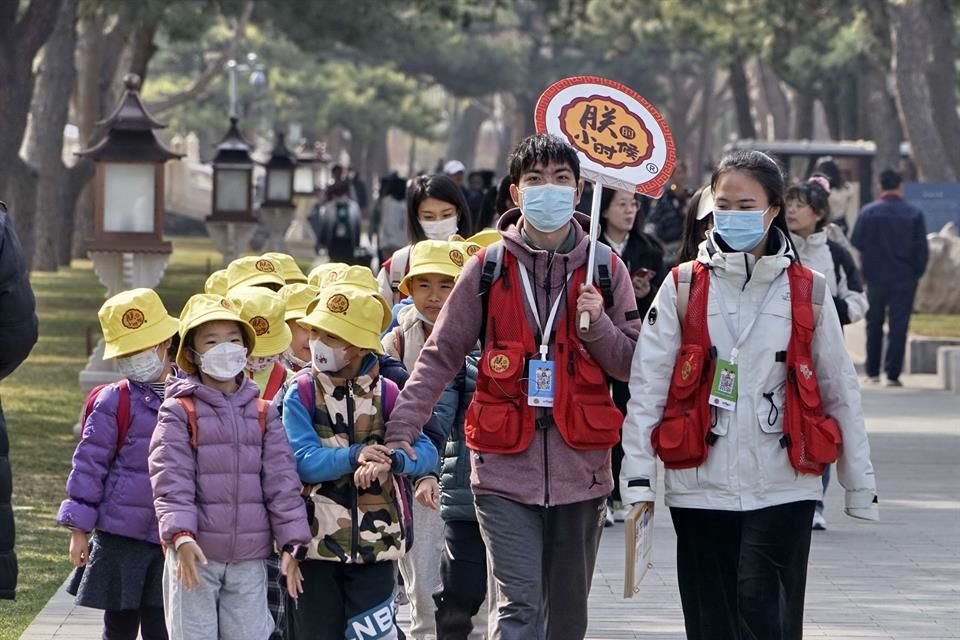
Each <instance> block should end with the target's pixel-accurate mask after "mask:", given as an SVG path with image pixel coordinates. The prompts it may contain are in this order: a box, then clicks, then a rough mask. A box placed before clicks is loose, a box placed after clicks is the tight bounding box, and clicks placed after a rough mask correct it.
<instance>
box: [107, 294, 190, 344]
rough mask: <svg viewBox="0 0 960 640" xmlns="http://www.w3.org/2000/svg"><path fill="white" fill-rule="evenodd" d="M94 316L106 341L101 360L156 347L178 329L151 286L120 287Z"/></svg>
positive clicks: (175, 321) (174, 319)
mask: <svg viewBox="0 0 960 640" xmlns="http://www.w3.org/2000/svg"><path fill="white" fill-rule="evenodd" d="M97 317H98V318H100V327H101V328H102V329H103V341H104V343H106V346H105V347H104V349H103V358H104V360H107V359H110V358H118V357H121V356H127V355H130V354H134V353H137V352H138V351H143V350H144V349H149V348H150V347H155V346H157V345H158V344H160V343H161V342H163V341H164V340H166V339H167V338H170V337H171V336H173V334H175V333H176V332H177V319H176V318H174V317H173V316H171V315H170V314H169V313H167V308H166V307H164V306H163V301H162V300H160V296H158V295H157V292H156V291H154V290H153V289H131V290H129V291H122V292H120V293H118V294H117V295H115V296H113V297H112V298H110V299H109V300H107V301H106V302H104V303H103V306H102V307H100V311H99V312H98V313H97Z"/></svg>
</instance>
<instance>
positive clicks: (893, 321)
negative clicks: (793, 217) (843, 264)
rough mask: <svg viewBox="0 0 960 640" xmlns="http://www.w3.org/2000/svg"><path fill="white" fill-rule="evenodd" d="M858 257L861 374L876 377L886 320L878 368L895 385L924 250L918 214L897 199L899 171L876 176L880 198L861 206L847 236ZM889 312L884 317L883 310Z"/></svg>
mask: <svg viewBox="0 0 960 640" xmlns="http://www.w3.org/2000/svg"><path fill="white" fill-rule="evenodd" d="M850 241H851V242H852V243H853V246H854V247H856V248H857V249H858V250H859V251H860V254H861V256H862V260H863V278H864V280H865V281H866V284H867V301H868V302H869V303H870V309H869V310H868V311H867V366H866V369H867V378H869V380H870V381H871V382H879V381H880V354H881V352H882V350H883V323H884V320H885V319H886V320H887V322H888V323H889V335H888V337H887V339H888V342H887V355H886V359H885V362H884V367H883V368H884V372H885V373H886V374H887V386H889V387H900V386H903V385H902V383H901V382H900V373H901V371H903V353H904V347H905V346H906V342H907V327H908V326H909V324H910V314H911V313H913V299H914V296H915V295H916V293H917V283H918V282H919V281H920V277H921V276H922V275H923V272H924V271H925V270H926V268H927V258H928V257H929V249H928V247H927V227H926V224H925V222H924V219H923V213H922V212H921V211H920V210H919V209H917V208H916V207H913V206H911V205H909V204H907V203H906V202H905V201H904V200H903V187H902V181H901V178H900V174H899V173H897V172H896V171H894V170H893V169H886V170H884V171H883V172H882V173H881V174H880V199H879V200H878V201H876V202H872V203H870V204H868V205H867V206H866V207H864V208H863V211H861V212H860V217H859V218H857V224H856V226H854V228H853V235H852V236H851V237H850ZM888 310H889V318H887V312H888Z"/></svg>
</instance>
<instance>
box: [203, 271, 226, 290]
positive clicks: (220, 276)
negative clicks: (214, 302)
mask: <svg viewBox="0 0 960 640" xmlns="http://www.w3.org/2000/svg"><path fill="white" fill-rule="evenodd" d="M203 292H204V293H213V294H216V295H218V296H225V295H227V270H226V269H219V270H217V271H214V272H213V273H211V274H210V277H209V278H207V281H206V282H205V283H203Z"/></svg>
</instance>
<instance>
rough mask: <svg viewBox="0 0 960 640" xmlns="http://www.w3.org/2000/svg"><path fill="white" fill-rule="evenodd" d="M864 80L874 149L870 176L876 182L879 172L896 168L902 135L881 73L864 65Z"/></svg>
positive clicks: (892, 102) (885, 80)
mask: <svg viewBox="0 0 960 640" xmlns="http://www.w3.org/2000/svg"><path fill="white" fill-rule="evenodd" d="M863 80H864V90H865V92H866V96H865V101H866V109H865V112H866V114H867V121H868V124H869V127H870V137H871V138H872V139H873V141H874V143H876V145H877V150H876V154H875V155H874V157H873V176H874V179H876V177H877V176H879V175H880V172H881V171H883V170H884V169H886V168H888V167H889V168H895V167H896V166H897V164H898V163H899V162H900V143H901V142H902V141H903V133H902V131H901V129H900V121H899V119H898V118H897V107H896V104H895V103H894V99H893V96H891V95H890V91H889V90H888V88H887V79H886V76H885V75H884V73H883V70H881V69H879V68H877V67H876V66H875V65H873V64H867V65H866V71H865V73H864V77H863Z"/></svg>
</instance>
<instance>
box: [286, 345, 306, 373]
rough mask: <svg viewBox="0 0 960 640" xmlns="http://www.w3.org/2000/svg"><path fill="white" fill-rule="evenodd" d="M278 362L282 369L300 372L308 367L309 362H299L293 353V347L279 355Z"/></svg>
mask: <svg viewBox="0 0 960 640" xmlns="http://www.w3.org/2000/svg"><path fill="white" fill-rule="evenodd" d="M280 362H281V363H282V364H283V366H284V367H286V368H287V369H290V370H291V371H300V370H302V369H306V368H307V367H309V366H310V361H309V360H301V359H300V358H298V357H297V354H295V353H294V352H293V347H287V350H286V351H284V352H283V353H282V354H280Z"/></svg>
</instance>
